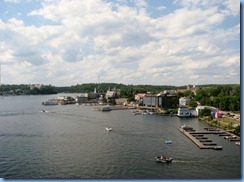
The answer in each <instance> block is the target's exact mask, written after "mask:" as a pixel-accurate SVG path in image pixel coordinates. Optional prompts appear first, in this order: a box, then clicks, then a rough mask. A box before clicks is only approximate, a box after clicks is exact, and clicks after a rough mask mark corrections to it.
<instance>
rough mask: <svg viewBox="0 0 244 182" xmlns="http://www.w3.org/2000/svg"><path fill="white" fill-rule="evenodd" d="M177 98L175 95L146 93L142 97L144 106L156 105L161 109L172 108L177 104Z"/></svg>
mask: <svg viewBox="0 0 244 182" xmlns="http://www.w3.org/2000/svg"><path fill="white" fill-rule="evenodd" d="M178 103H179V102H178V99H177V97H176V96H175V95H167V94H159V95H146V96H145V97H144V98H143V105H144V106H146V107H156V108H157V107H158V108H163V109H173V108H176V107H177V106H178Z"/></svg>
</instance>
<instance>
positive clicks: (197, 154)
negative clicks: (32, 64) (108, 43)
mask: <svg viewBox="0 0 244 182" xmlns="http://www.w3.org/2000/svg"><path fill="white" fill-rule="evenodd" d="M56 97H57V95H51V96H50V95H49V96H9V97H0V177H1V178H49V179H50V178H113V179H115V178H127V179H128V178H137V179H138V178H149V179H155V178H172V179H180V178H184V179H186V178H191V179H192V178H193V179H201V178H211V179H217V178H218V179H219V178H225V179H226V178H240V177H241V158H240V156H241V155H240V147H239V146H237V145H235V143H234V142H229V141H226V140H225V139H223V137H219V136H217V135H207V136H208V137H209V138H210V139H213V141H214V142H217V144H218V145H221V146H223V150H222V151H217V150H211V149H205V150H204V149H202V150H201V149H199V148H198V147H197V146H196V145H195V144H194V143H193V142H192V141H190V140H189V139H188V138H187V137H186V136H185V135H183V134H182V133H181V132H180V131H179V130H178V127H180V126H181V125H183V124H190V125H192V126H193V127H194V128H195V129H196V130H203V128H204V127H208V125H207V124H206V123H205V122H202V121H199V120H198V119H196V118H194V119H180V118H178V117H169V116H156V115H133V114H131V112H130V111H128V110H121V111H111V112H98V111H93V110H92V109H93V107H92V106H77V105H66V106H42V105H41V102H43V101H46V100H47V99H48V98H56ZM42 109H45V110H48V111H49V112H48V113H42V112H40V111H41V110H42ZM106 126H111V127H112V128H113V130H114V131H112V132H108V131H106V130H105V127H106ZM166 140H172V142H173V144H171V145H168V144H165V143H164V142H165V141H166ZM162 154H164V155H168V156H170V157H172V158H173V159H174V161H173V162H172V163H170V164H158V163H156V162H155V160H154V157H155V156H158V155H162Z"/></svg>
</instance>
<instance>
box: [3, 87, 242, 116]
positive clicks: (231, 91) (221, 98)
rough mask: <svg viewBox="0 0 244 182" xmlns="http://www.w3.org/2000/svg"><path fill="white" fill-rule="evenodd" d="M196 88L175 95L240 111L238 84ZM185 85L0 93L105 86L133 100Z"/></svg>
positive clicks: (11, 89) (15, 91) (9, 89)
mask: <svg viewBox="0 0 244 182" xmlns="http://www.w3.org/2000/svg"><path fill="white" fill-rule="evenodd" d="M198 87H199V89H198V90H197V91H196V92H195V93H194V92H192V91H191V90H186V91H185V92H179V93H177V94H176V96H177V98H180V97H190V98H191V99H192V101H191V103H190V106H192V107H196V106H197V104H198V103H200V104H201V105H208V106H214V107H217V108H219V109H221V110H224V111H240V84H228V85H198ZM186 88H187V86H178V87H177V86H168V85H125V84H117V83H99V84H97V83H84V84H77V85H73V86H66V87H57V86H52V85H43V86H41V87H40V88H36V87H35V88H33V89H30V87H29V85H27V84H21V85H1V86H0V95H4V94H14V95H23V94H25V95H40V94H56V93H91V92H94V89H96V91H97V93H106V91H107V90H108V89H111V90H112V89H117V90H119V93H120V94H119V97H120V98H127V99H128V100H133V98H134V96H135V95H136V94H138V93H148V92H149V93H151V94H157V93H159V92H161V91H164V90H180V89H186Z"/></svg>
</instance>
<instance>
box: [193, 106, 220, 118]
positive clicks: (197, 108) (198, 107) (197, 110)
mask: <svg viewBox="0 0 244 182" xmlns="http://www.w3.org/2000/svg"><path fill="white" fill-rule="evenodd" d="M204 109H210V110H211V112H216V111H218V109H217V108H215V107H212V106H197V107H196V112H197V116H199V113H200V112H201V111H202V110H204Z"/></svg>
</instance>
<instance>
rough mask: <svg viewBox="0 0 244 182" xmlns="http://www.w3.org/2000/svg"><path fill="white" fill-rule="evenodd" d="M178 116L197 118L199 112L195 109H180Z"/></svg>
mask: <svg viewBox="0 0 244 182" xmlns="http://www.w3.org/2000/svg"><path fill="white" fill-rule="evenodd" d="M177 116H179V117H195V116H197V111H196V109H194V108H189V107H179V108H178V114H177Z"/></svg>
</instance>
